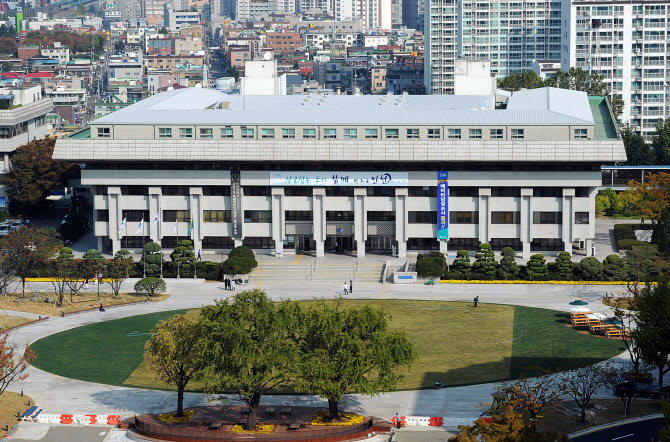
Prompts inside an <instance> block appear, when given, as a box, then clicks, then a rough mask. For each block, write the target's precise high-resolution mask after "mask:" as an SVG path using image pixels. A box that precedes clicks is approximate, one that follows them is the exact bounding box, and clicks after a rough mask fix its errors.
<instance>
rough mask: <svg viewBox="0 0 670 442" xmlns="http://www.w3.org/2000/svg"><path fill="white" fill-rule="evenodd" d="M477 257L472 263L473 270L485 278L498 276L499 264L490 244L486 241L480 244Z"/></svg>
mask: <svg viewBox="0 0 670 442" xmlns="http://www.w3.org/2000/svg"><path fill="white" fill-rule="evenodd" d="M475 259H476V261H475V262H474V264H473V265H472V268H473V272H477V273H479V274H480V275H481V277H483V278H484V279H493V278H494V277H495V276H496V267H497V266H498V264H497V263H496V258H495V253H493V249H492V248H491V245H490V244H487V243H485V242H483V243H481V244H479V249H477V252H476V253H475Z"/></svg>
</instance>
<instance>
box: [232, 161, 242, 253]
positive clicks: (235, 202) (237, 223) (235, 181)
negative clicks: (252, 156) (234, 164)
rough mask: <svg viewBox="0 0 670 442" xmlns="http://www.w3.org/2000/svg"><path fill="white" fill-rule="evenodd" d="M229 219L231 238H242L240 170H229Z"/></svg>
mask: <svg viewBox="0 0 670 442" xmlns="http://www.w3.org/2000/svg"><path fill="white" fill-rule="evenodd" d="M230 218H231V219H230V220H231V226H232V229H233V232H232V238H233V239H238V240H239V239H242V221H243V220H244V218H243V217H242V185H241V183H240V171H239V170H233V171H232V172H230Z"/></svg>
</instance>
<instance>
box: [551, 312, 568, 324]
mask: <svg viewBox="0 0 670 442" xmlns="http://www.w3.org/2000/svg"><path fill="white" fill-rule="evenodd" d="M554 316H555V317H556V322H558V323H559V324H569V323H570V320H571V319H572V317H571V316H570V314H569V313H556V314H555V315H554Z"/></svg>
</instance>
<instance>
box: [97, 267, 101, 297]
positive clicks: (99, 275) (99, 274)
mask: <svg viewBox="0 0 670 442" xmlns="http://www.w3.org/2000/svg"><path fill="white" fill-rule="evenodd" d="M101 282H102V272H100V273H98V298H100V283H101Z"/></svg>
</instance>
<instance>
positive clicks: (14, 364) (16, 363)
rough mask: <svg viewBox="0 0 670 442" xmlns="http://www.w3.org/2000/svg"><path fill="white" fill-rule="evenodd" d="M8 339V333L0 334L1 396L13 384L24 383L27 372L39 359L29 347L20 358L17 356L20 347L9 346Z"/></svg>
mask: <svg viewBox="0 0 670 442" xmlns="http://www.w3.org/2000/svg"><path fill="white" fill-rule="evenodd" d="M8 337H9V334H8V333H7V332H5V331H2V332H0V395H1V394H2V393H4V392H5V390H6V389H7V387H9V385H10V384H11V383H12V382H14V381H22V380H24V379H26V378H27V377H28V373H26V372H25V371H26V370H27V369H28V366H29V365H30V364H31V363H32V361H34V360H35V358H36V357H37V355H35V353H34V352H33V350H32V349H31V348H30V346H29V345H26V348H25V350H24V352H23V354H22V355H20V356H19V355H18V354H17V350H18V349H19V345H18V344H9V343H8V342H7V339H8Z"/></svg>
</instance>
